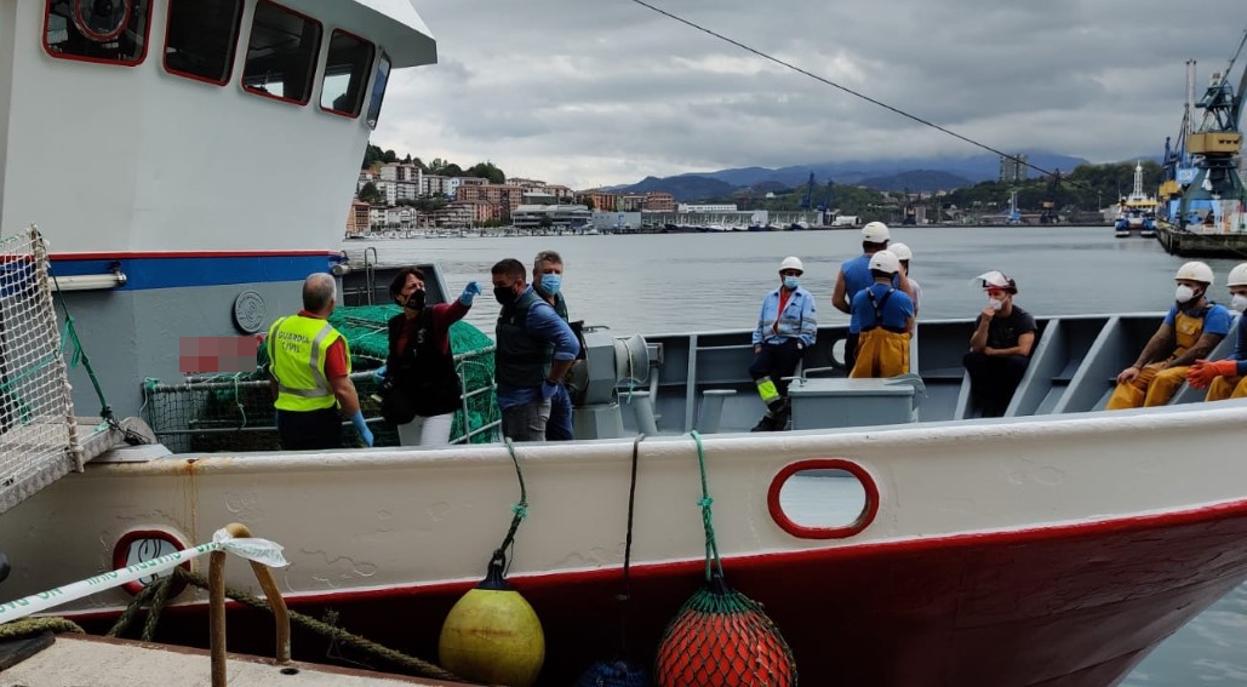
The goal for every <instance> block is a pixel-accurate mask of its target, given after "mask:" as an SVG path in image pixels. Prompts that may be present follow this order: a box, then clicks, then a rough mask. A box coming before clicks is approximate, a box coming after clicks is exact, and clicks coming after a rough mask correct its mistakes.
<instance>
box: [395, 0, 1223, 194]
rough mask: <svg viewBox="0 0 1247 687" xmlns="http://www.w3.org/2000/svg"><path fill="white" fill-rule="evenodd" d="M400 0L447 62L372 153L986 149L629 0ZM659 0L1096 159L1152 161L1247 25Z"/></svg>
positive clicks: (942, 112)
mask: <svg viewBox="0 0 1247 687" xmlns="http://www.w3.org/2000/svg"><path fill="white" fill-rule="evenodd" d="M414 4H415V6H416V8H417V9H418V10H419V11H420V13H421V16H422V17H423V18H424V20H425V22H426V23H427V24H428V26H429V28H430V30H431V31H432V32H433V34H434V35H435V36H436V37H437V39H438V52H439V59H440V61H439V64H437V65H431V66H426V67H418V68H414V69H407V70H403V71H400V72H396V73H395V76H394V79H393V81H392V82H391V85H390V88H389V93H388V94H387V96H386V102H385V110H384V113H383V115H382V118H381V119H382V121H381V125H380V126H379V127H378V129H377V131H376V132H375V134H374V136H373V142H374V143H377V144H379V145H381V146H382V147H385V148H394V149H395V150H397V151H398V152H399V153H400V154H402V153H406V152H410V153H412V154H413V155H417V156H419V157H422V158H423V159H425V160H429V159H432V158H434V157H442V158H447V159H450V160H453V161H455V162H458V163H460V164H463V165H465V166H466V165H467V164H471V163H474V162H477V161H479V160H485V159H488V160H492V161H493V162H494V163H496V164H498V165H499V166H500V167H502V168H503V169H504V170H505V171H506V172H507V174H508V175H512V176H526V177H536V178H541V179H546V180H548V181H553V182H561V183H566V184H568V185H571V186H573V187H576V188H585V187H589V186H596V185H604V184H615V183H630V182H633V181H636V180H638V179H640V178H642V177H644V176H646V175H651V174H652V175H656V176H664V175H668V174H675V173H680V172H687V171H709V170H715V169H721V168H725V167H743V166H750V165H762V166H768V167H774V166H782V165H791V164H802V163H810V162H821V161H829V160H860V159H879V158H888V157H901V156H924V155H928V154H967V155H968V154H974V153H977V152H979V151H977V150H976V149H973V148H969V147H967V146H966V144H964V143H961V142H958V141H956V140H954V139H951V138H948V137H947V136H945V135H943V134H940V133H938V132H936V131H933V130H930V129H925V128H922V127H918V126H917V125H914V124H913V123H911V122H909V121H907V120H904V119H902V118H900V117H898V116H896V115H894V114H892V113H889V112H887V111H884V110H881V109H879V108H877V107H875V106H873V105H870V104H868V103H865V102H863V101H860V100H857V99H856V98H853V97H851V96H848V95H847V94H844V93H842V92H840V91H837V90H834V89H831V88H829V87H827V86H824V85H822V84H819V83H817V82H815V81H813V80H811V79H809V78H807V77H804V76H801V75H799V74H796V73H793V72H790V71H787V70H785V69H783V68H782V67H779V66H777V65H774V64H771V63H768V62H765V61H763V60H762V59H761V58H758V57H755V56H752V55H749V54H747V53H745V52H743V51H741V50H740V49H738V48H735V47H733V46H731V45H728V44H726V43H723V42H721V41H718V40H716V39H713V38H711V37H709V36H707V35H705V34H702V33H700V32H697V31H695V30H693V29H690V28H688V27H686V26H684V25H681V24H678V23H676V22H674V21H672V20H670V19H667V18H665V17H662V16H659V15H657V14H654V13H653V12H651V11H650V10H647V9H645V8H643V7H641V6H640V5H637V4H635V3H633V2H631V1H630V0H525V1H524V2H519V1H517V0H414ZM654 4H656V5H658V6H661V7H664V8H666V9H668V10H670V11H672V12H675V13H677V14H681V15H683V16H685V17H687V18H688V19H690V20H692V21H696V22H698V23H701V24H704V25H706V26H708V27H710V28H712V29H715V30H717V31H719V32H721V33H724V34H726V35H729V36H732V37H734V38H736V39H738V40H740V41H741V42H744V43H747V44H751V45H753V46H754V47H756V48H758V49H759V50H762V51H764V52H769V53H772V54H774V55H776V56H777V57H780V58H782V59H785V60H787V61H790V62H793V63H795V64H798V65H800V66H802V67H804V68H806V69H808V70H810V71H812V72H815V73H818V74H821V75H824V76H826V77H827V78H830V79H832V80H836V81H840V82H842V83H844V84H845V85H847V86H850V87H852V88H855V89H857V90H860V91H863V92H865V93H867V94H869V95H872V96H874V97H876V98H879V99H880V100H883V101H885V102H889V103H892V104H894V105H896V106H898V107H901V108H903V109H907V110H910V111H912V112H914V113H916V114H919V115H922V116H924V117H927V118H929V119H932V120H934V121H936V122H938V123H940V124H942V125H945V126H948V127H950V128H954V129H956V130H958V131H960V132H962V133H965V134H967V135H969V136H971V137H974V138H979V139H981V140H983V141H984V142H987V143H990V144H992V145H995V146H998V147H1002V148H1005V149H1010V150H1012V149H1024V148H1026V149H1029V148H1039V149H1045V150H1049V151H1052V152H1057V153H1064V154H1070V155H1077V156H1081V157H1085V158H1088V159H1090V160H1093V161H1110V160H1118V159H1122V158H1126V157H1131V156H1135V155H1139V154H1141V153H1149V152H1150V153H1156V154H1159V151H1160V147H1161V145H1162V144H1163V140H1164V137H1165V136H1166V135H1170V134H1172V133H1173V132H1175V131H1176V129H1177V128H1178V123H1179V118H1180V117H1181V106H1182V101H1183V82H1184V77H1183V69H1184V67H1183V62H1184V60H1185V59H1187V58H1196V59H1198V60H1199V61H1200V64H1199V74H1200V81H1199V83H1200V85H1201V86H1202V85H1203V83H1204V82H1205V80H1206V79H1207V78H1208V77H1209V75H1210V74H1211V72H1212V71H1214V70H1218V71H1219V70H1221V69H1223V68H1224V65H1225V63H1226V60H1227V59H1228V58H1229V56H1230V53H1231V52H1232V51H1233V49H1234V48H1235V47H1236V46H1237V44H1238V40H1239V38H1240V37H1241V35H1242V31H1243V29H1244V28H1247V2H1244V0H1200V2H1198V3H1187V2H1175V1H1174V0H771V2H767V3H762V2H757V0H654ZM1244 59H1247V56H1245V58H1244ZM1241 65H1242V62H1240V66H1239V67H1238V69H1241ZM1238 69H1236V73H1238Z"/></svg>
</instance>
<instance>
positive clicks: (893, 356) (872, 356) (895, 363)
mask: <svg viewBox="0 0 1247 687" xmlns="http://www.w3.org/2000/svg"><path fill="white" fill-rule="evenodd" d="M908 372H909V334H907V333H901V332H890V331H888V330H886V329H884V328H883V327H875V328H874V329H871V330H869V331H864V332H862V333H861V334H860V335H859V336H858V339H857V362H856V363H854V364H853V371H852V372H850V373H849V376H850V377H856V378H859V379H860V378H864V377H896V376H899V375H903V374H906V373H908Z"/></svg>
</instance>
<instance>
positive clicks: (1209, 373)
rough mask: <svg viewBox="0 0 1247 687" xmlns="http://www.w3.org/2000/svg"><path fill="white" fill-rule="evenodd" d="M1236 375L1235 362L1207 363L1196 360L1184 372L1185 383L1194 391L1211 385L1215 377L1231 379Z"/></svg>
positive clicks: (1236, 364) (1219, 361) (1218, 361)
mask: <svg viewBox="0 0 1247 687" xmlns="http://www.w3.org/2000/svg"><path fill="white" fill-rule="evenodd" d="M1237 374H1238V361H1237V360H1217V361H1215V362H1208V361H1207V360H1197V361H1195V364H1194V365H1192V366H1191V369H1189V370H1187V371H1186V381H1187V383H1188V384H1190V385H1191V386H1193V387H1195V388H1196V389H1204V388H1207V387H1208V385H1209V384H1212V380H1214V379H1216V378H1217V377H1233V376H1235V375H1237Z"/></svg>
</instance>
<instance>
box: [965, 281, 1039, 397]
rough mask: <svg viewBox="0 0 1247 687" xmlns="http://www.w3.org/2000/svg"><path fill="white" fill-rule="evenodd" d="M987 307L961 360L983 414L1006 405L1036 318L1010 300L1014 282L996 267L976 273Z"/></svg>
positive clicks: (1022, 365)
mask: <svg viewBox="0 0 1247 687" xmlns="http://www.w3.org/2000/svg"><path fill="white" fill-rule="evenodd" d="M977 279H979V280H981V281H982V283H983V290H984V291H985V292H986V293H987V307H985V308H983V312H981V313H979V317H978V320H977V321H976V322H975V327H974V335H973V336H971V337H970V352H969V353H966V355H965V357H964V358H963V359H962V362H963V363H964V364H965V366H966V372H968V373H970V395H971V398H972V399H973V401H974V405H975V406H977V407H978V408H979V409H981V410H982V411H983V417H1000V416H1002V415H1004V414H1005V410H1006V409H1008V407H1009V401H1010V400H1011V399H1012V398H1013V392H1014V391H1015V390H1016V389H1017V387H1018V384H1019V383H1020V382H1021V381H1022V377H1023V376H1024V375H1025V374H1026V366H1027V365H1029V364H1030V356H1031V351H1032V350H1034V347H1035V332H1036V328H1035V318H1034V317H1032V316H1031V314H1030V313H1028V312H1026V311H1025V310H1023V309H1022V308H1020V307H1018V306H1016V305H1014V304H1013V297H1014V296H1015V295H1017V292H1018V287H1017V284H1016V283H1015V282H1014V281H1013V280H1012V279H1010V278H1009V277H1006V276H1005V275H1004V274H1001V273H1000V272H998V271H995V270H993V271H991V272H988V273H986V274H982V275H979V277H977Z"/></svg>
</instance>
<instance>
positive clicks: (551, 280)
mask: <svg viewBox="0 0 1247 687" xmlns="http://www.w3.org/2000/svg"><path fill="white" fill-rule="evenodd" d="M561 286H563V275H561V274H543V275H541V290H542V291H545V292H546V293H547V294H549V295H551V296H553V295H555V294H556V293H558V292H559V287H561Z"/></svg>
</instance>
